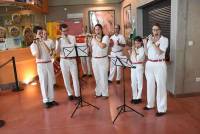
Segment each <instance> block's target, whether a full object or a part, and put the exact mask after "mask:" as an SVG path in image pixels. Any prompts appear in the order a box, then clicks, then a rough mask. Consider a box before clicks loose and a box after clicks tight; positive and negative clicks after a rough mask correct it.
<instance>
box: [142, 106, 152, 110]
mask: <svg viewBox="0 0 200 134" xmlns="http://www.w3.org/2000/svg"><path fill="white" fill-rule="evenodd" d="M143 109H144V110H151V109H153V108H148V107H147V106H146V107H144V108H143Z"/></svg>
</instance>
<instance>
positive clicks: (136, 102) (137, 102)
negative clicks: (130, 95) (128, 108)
mask: <svg viewBox="0 0 200 134" xmlns="http://www.w3.org/2000/svg"><path fill="white" fill-rule="evenodd" d="M139 103H142V99H137V100H135V103H134V104H139Z"/></svg>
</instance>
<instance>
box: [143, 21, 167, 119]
mask: <svg viewBox="0 0 200 134" xmlns="http://www.w3.org/2000/svg"><path fill="white" fill-rule="evenodd" d="M152 33H153V35H150V36H149V40H148V42H147V44H146V41H145V43H144V44H146V45H145V51H146V53H147V56H148V61H147V62H146V68H145V69H146V70H145V74H146V79H147V105H146V107H144V110H150V109H152V108H154V106H155V93H156V90H155V88H156V87H157V94H156V102H157V103H156V104H157V113H156V116H162V115H164V114H165V113H166V112H167V90H166V81H167V66H166V63H165V52H166V50H167V47H168V39H167V38H166V37H164V36H162V35H161V29H160V25H159V24H154V25H153V27H152ZM155 84H156V85H155Z"/></svg>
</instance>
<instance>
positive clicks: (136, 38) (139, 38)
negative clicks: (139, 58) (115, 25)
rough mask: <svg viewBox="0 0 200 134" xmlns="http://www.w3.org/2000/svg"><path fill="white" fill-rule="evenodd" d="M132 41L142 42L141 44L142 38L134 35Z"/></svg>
mask: <svg viewBox="0 0 200 134" xmlns="http://www.w3.org/2000/svg"><path fill="white" fill-rule="evenodd" d="M134 41H138V42H141V43H142V46H143V40H142V37H140V36H136V37H135V38H134Z"/></svg>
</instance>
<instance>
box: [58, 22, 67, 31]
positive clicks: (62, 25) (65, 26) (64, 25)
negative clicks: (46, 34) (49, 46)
mask: <svg viewBox="0 0 200 134" xmlns="http://www.w3.org/2000/svg"><path fill="white" fill-rule="evenodd" d="M62 28H68V25H67V24H65V23H63V24H60V26H59V29H60V30H62Z"/></svg>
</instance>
